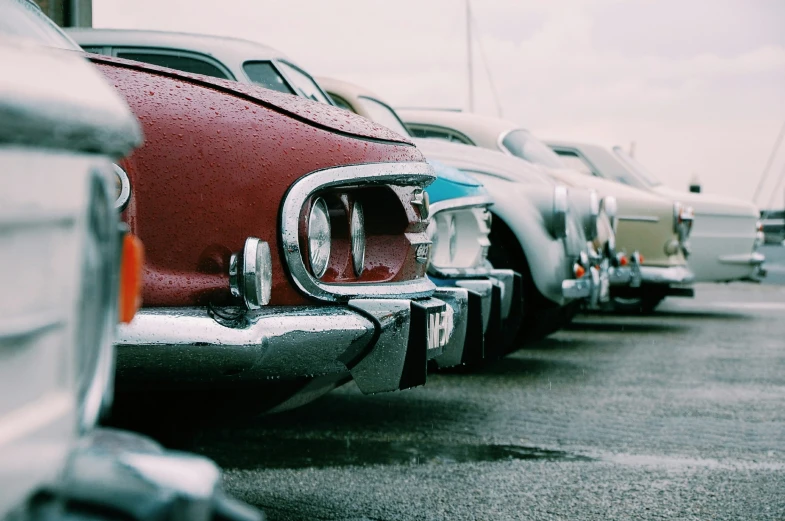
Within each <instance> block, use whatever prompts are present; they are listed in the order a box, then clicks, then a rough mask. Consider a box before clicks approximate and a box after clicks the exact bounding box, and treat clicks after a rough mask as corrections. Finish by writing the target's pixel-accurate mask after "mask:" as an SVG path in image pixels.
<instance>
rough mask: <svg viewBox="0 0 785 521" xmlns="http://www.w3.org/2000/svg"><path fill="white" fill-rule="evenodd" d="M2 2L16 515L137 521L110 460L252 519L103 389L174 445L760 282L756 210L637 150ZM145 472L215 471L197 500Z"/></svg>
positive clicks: (3, 213)
mask: <svg viewBox="0 0 785 521" xmlns="http://www.w3.org/2000/svg"><path fill="white" fill-rule="evenodd" d="M0 5H2V11H3V12H2V15H3V16H2V17H0V37H2V38H5V39H4V40H3V41H2V48H1V49H0V62H2V63H3V65H4V70H6V71H14V74H12V75H4V76H3V77H2V80H1V81H0V114H2V115H3V117H2V118H0V162H2V163H3V166H4V168H3V169H2V177H0V183H2V186H3V189H2V190H0V199H2V201H3V204H2V207H0V227H2V228H0V230H2V231H0V240H2V241H4V244H3V247H2V250H0V259H2V260H3V267H4V268H5V269H4V270H3V273H6V280H5V287H6V288H18V291H6V292H5V293H4V295H5V298H4V299H3V300H4V302H5V305H4V309H5V310H6V313H5V314H4V315H5V318H3V319H2V320H1V321H0V357H2V358H0V375H2V377H3V378H2V379H0V382H2V385H4V386H6V385H7V387H6V388H7V389H14V390H15V392H13V394H8V396H13V399H10V400H5V401H3V400H1V399H0V415H2V416H0V517H1V516H3V515H6V514H7V512H8V511H9V509H10V508H12V507H13V508H16V510H15V511H16V512H22V511H24V512H26V513H29V512H30V511H31V510H30V509H31V505H33V506H35V507H36V508H39V507H40V505H45V506H46V508H53V507H52V506H51V505H52V504H53V503H52V500H51V498H53V497H55V498H58V497H59V498H61V499H62V498H63V497H65V498H67V499H68V501H69V502H67V503H68V504H69V505H70V504H74V502H78V501H81V502H82V504H93V503H96V502H97V503H100V504H101V505H103V506H104V507H106V506H107V505H108V507H107V508H109V507H111V508H114V509H117V510H118V511H122V512H124V513H125V514H124V515H127V516H130V517H133V516H136V517H134V518H140V519H143V518H144V516H143V510H144V509H143V508H141V507H140V506H139V505H146V506H149V503H145V502H144V501H142V500H134V501H131V500H127V501H126V499H127V497H130V496H123V494H122V493H120V492H118V490H119V491H122V490H126V489H128V490H131V489H133V490H135V491H136V492H138V490H139V488H138V487H137V488H136V489H134V487H129V486H128V479H130V478H129V477H128V476H126V475H125V474H122V473H121V472H120V470H118V471H116V472H115V474H113V475H111V476H110V474H111V473H110V472H109V471H108V470H106V469H109V468H115V467H117V468H118V469H126V470H127V465H126V463H127V462H128V461H132V462H138V465H137V466H136V467H134V472H126V473H128V474H129V475H130V474H133V475H134V476H139V475H141V476H144V477H145V479H147V480H149V481H150V483H151V484H150V490H152V489H154V488H155V487H158V488H161V487H163V488H165V489H166V490H167V491H168V492H167V493H168V494H169V495H167V494H160V493H159V494H155V499H148V500H147V501H150V502H155V501H158V502H159V503H160V504H159V503H155V505H156V507H157V508H164V507H163V506H161V505H162V504H164V503H165V504H166V505H167V508H183V507H182V505H183V504H184V503H187V504H189V505H191V506H192V505H193V504H194V502H195V503H198V504H199V505H200V508H202V510H201V512H203V513H204V515H205V516H209V515H213V514H212V512H214V511H218V510H220V511H221V512H224V513H222V514H221V515H225V516H228V518H238V519H245V518H248V519H253V518H254V517H253V516H258V515H260V514H258V513H257V512H254V511H252V510H249V509H245V510H243V508H245V507H243V506H242V505H238V504H235V503H232V502H231V501H230V500H228V499H227V498H225V497H224V496H223V495H221V494H220V493H219V492H216V491H217V490H218V488H219V487H218V486H217V483H218V480H219V478H218V475H219V474H218V472H217V470H216V469H215V467H214V466H211V465H212V464H211V463H209V462H207V461H206V460H203V459H201V458H198V457H195V456H186V455H183V454H176V455H172V454H171V453H167V452H166V451H163V450H162V449H161V448H160V447H158V446H156V445H155V444H153V443H152V442H150V441H149V440H148V439H146V438H134V437H133V436H132V435H130V434H127V433H124V432H122V431H116V430H103V429H99V430H94V427H95V425H97V424H98V423H99V421H100V419H101V417H102V415H103V414H104V413H106V412H108V411H109V405H110V403H111V398H112V396H113V395H114V396H115V404H114V407H113V409H112V413H111V414H110V415H109V416H108V420H106V421H108V422H109V423H110V424H112V425H115V426H121V427H129V428H134V429H143V430H145V431H147V432H153V433H156V434H161V429H162V428H164V427H166V428H169V427H176V426H181V425H182V424H183V423H193V422H195V421H198V420H199V421H212V419H214V418H215V417H216V416H219V415H223V416H227V415H228V416H232V415H237V414H241V415H248V414H254V413H259V412H269V411H280V410H284V409H287V408H291V407H296V406H299V405H302V404H304V403H307V402H309V401H311V400H313V399H315V398H317V397H318V396H320V395H322V394H324V393H325V392H327V391H329V390H331V389H333V388H335V387H336V386H338V385H341V384H343V383H345V382H347V381H349V380H354V382H355V383H356V385H357V387H358V388H359V389H360V390H361V391H362V392H363V393H367V394H370V393H378V392H386V391H395V390H400V389H407V388H412V387H416V386H419V385H423V384H425V383H426V380H427V375H428V371H429V370H438V369H447V368H451V367H458V366H463V367H469V368H471V367H477V366H480V365H482V364H484V363H485V362H487V361H489V360H494V359H497V358H499V357H501V356H504V355H505V354H508V353H510V352H512V351H513V350H515V349H519V348H521V347H523V346H525V345H527V344H528V343H529V342H531V341H533V340H536V339H539V338H542V337H543V336H545V335H548V334H550V333H552V332H553V331H556V330H558V329H559V328H561V327H563V326H564V325H566V324H567V323H569V321H570V320H571V319H572V317H573V316H574V315H575V314H576V313H577V311H578V310H579V309H581V308H592V309H604V310H607V311H611V312H614V311H615V312H619V311H625V312H629V311H640V310H651V309H653V308H654V307H655V306H656V305H657V304H658V303H659V302H660V301H661V300H662V299H664V298H665V297H668V296H691V295H692V292H693V288H692V283H693V282H694V281H696V280H703V281H729V280H736V279H746V278H752V277H756V276H760V275H761V272H762V269H761V265H762V262H763V256H762V255H760V254H759V253H758V252H757V248H758V246H759V244H760V242H761V240H762V236H761V233H760V229H759V225H757V218H758V212H757V210H756V209H755V208H754V207H753V206H752V205H749V204H747V203H743V202H739V201H734V200H725V199H720V198H716V197H712V196H708V195H703V194H700V195H696V194H689V193H682V192H676V191H672V190H669V189H667V188H665V187H663V186H662V185H661V184H660V183H658V182H657V180H656V179H655V178H654V177H653V176H651V175H650V174H648V173H647V172H646V171H645V170H644V169H643V167H641V166H640V165H639V164H638V163H637V162H636V161H635V160H634V159H633V158H632V157H630V156H629V155H627V154H625V153H624V152H623V151H622V150H620V149H613V150H607V149H604V148H602V147H597V146H590V145H584V144H579V143H571V142H549V143H544V142H542V141H539V140H538V139H537V138H535V137H534V136H533V135H532V134H531V133H530V132H528V131H527V130H525V129H524V128H522V127H520V126H519V125H516V124H512V123H508V122H504V121H500V120H496V119H492V118H484V117H481V116H477V115H475V114H468V113H463V112H457V111H442V110H400V111H395V110H394V109H393V108H391V107H390V106H389V105H388V104H387V103H385V102H384V100H382V99H380V98H379V96H377V95H375V94H373V93H372V92H369V91H367V90H365V89H363V88H361V87H358V86H355V85H351V84H349V83H346V82H342V81H338V80H335V79H330V78H314V77H313V76H311V75H310V74H309V73H308V72H307V71H305V70H303V69H302V68H301V67H299V66H297V65H296V64H294V63H293V62H292V61H291V60H290V59H288V58H287V57H286V56H284V55H283V54H281V53H279V52H278V51H275V50H274V49H271V48H269V47H265V46H262V45H260V44H257V43H253V42H248V41H243V40H237V39H230V38H218V37H211V36H200V35H188V34H178V33H166V32H150V31H113V30H92V29H79V30H68V31H67V32H64V31H62V30H61V29H60V28H58V27H57V26H56V25H54V24H53V23H52V22H51V21H50V20H48V19H47V18H46V17H45V16H44V15H43V14H42V13H41V11H40V10H38V9H37V8H36V7H35V5H34V4H32V3H29V2H28V1H27V0H2V4H0ZM21 39H27V40H34V41H37V44H38V46H31V44H27V43H24V44H23V43H19V41H20V40H21ZM41 45H44V46H47V47H48V48H47V49H44V48H42V47H41ZM85 51H86V52H85ZM17 71H18V72H17ZM53 80H54V81H53ZM118 223H119V228H118ZM6 241H7V242H6ZM142 243H143V244H144V251H145V255H144V260H143V261H142V256H141V250H142V248H141V244H142ZM121 261H122V262H121ZM31 287H32V288H31ZM118 287H119V288H120V290H119V294H118ZM140 301H141V303H142V304H141V307H139V302H140ZM118 302H119V303H118ZM137 308H138V309H137ZM118 314H119V317H120V318H121V319H122V322H123V323H122V324H120V325H119V327H117V328H116V329H115V327H114V326H115V323H116V322H117V317H118ZM113 346H114V351H113ZM115 352H116V353H115ZM115 364H116V368H115ZM4 433H5V434H4ZM79 439H81V440H82V441H81V444H78V447H79V448H78V449H77V450H76V451H75V452H74V451H73V450H72V448H73V446H74V442H75V441H76V440H79ZM140 439H142V440H144V441H138V440H140ZM85 440H90V441H89V442H87V441H85ZM102 440H103V441H102ZM107 440H108V441H107ZM118 440H120V441H118ZM128 440H132V441H131V442H130V443H128ZM133 440H136V441H133ZM44 445H46V446H47V447H48V449H47V451H44V450H41V447H43V446H44ZM55 446H56V447H57V451H55V452H56V453H55V452H53V450H54V449H52V448H53V447H55ZM50 449H51V450H50ZM140 454H141V455H140ZM153 455H154V456H153ZM107 458H108V460H107ZM112 458H114V459H113V460H112ZM155 458H158V459H155ZM151 460H155V463H154V464H153V463H149V461H151ZM8 461H10V462H12V464H11V465H6V464H5V462H8ZM106 461H114V464H107V463H106ZM13 462H17V463H13ZM148 463H149V465H153V466H154V467H156V468H164V467H165V468H168V467H166V466H167V465H171V466H172V468H175V469H179V470H178V471H180V472H193V469H195V468H197V467H199V466H200V465H201V467H200V468H202V469H212V470H207V471H204V472H203V473H202V474H200V475H202V476H203V477H204V480H205V483H203V486H202V487H201V488H199V490H201V491H203V493H202V495H201V496H199V497H196V495H194V494H192V496H193V497H192V496H188V493H191V492H192V491H184V490H182V488H178V487H177V486H176V485H178V481H177V480H171V479H170V480H169V481H166V480H165V479H164V478H163V477H162V476H172V475H175V474H173V473H172V471H169V470H167V471H166V472H159V473H155V472H152V471H150V468H149V467H145V465H148ZM91 465H92V467H91ZM112 465H114V467H113V466H112ZM130 465H131V466H133V464H130ZM189 465H190V467H189ZM63 468H65V469H66V470H65V472H64V473H63ZM22 469H24V475H25V479H19V476H20V475H22V473H23V472H22ZM85 469H87V470H85ZM91 469H92V470H91ZM96 469H99V470H100V471H99V470H96ZM189 469H190V470H189ZM102 472H103V474H102ZM121 474H122V475H121ZM56 475H61V476H63V475H65V476H66V477H67V479H65V480H64V479H63V478H61V479H60V480H59V481H58V480H56V479H54V478H55V476H56ZM107 476H108V477H107ZM110 478H111V479H110ZM91 479H92V480H93V481H92V482H91V481H90V480H91ZM96 479H98V480H99V481H101V482H102V483H104V482H105V483H109V484H110V485H111V486H109V485H107V486H105V487H104V486H96V485H95V483H94V481H95V480H96ZM112 479H114V481H112ZM69 480H70V481H69ZM63 482H65V483H66V484H63ZM41 483H55V485H47V487H44V488H41ZM112 487H114V488H112ZM123 487H125V488H123ZM167 487H168V488H167ZM96 490H98V491H100V493H96V492H95V491H96ZM34 491H37V493H35V494H34V495H32V496H31V495H30V494H31V493H33V492H34ZM53 491H54V492H53ZM91 491H92V492H91ZM204 491H206V492H204ZM79 494H81V496H79ZM102 494H103V495H102ZM129 494H130V493H129ZM178 494H179V495H178ZM183 497H187V498H188V500H189V501H190V503H188V501H184V500H182V498H183ZM20 498H28V499H27V500H23V499H20ZM30 498H32V499H30ZM118 498H121V499H118ZM122 498H126V499H122ZM163 498H166V499H163ZM172 498H179V499H178V500H177V501H175V499H172ZM77 500H78V501H77ZM167 500H169V501H170V503H166V501H167ZM90 502H93V503H90ZM120 503H122V504H120ZM57 504H58V505H59V506H58V508H63V506H62V502H61V503H57ZM172 505H177V506H172ZM137 507H139V508H137ZM135 508H136V509H137V510H134V509H135ZM150 508H152V507H150ZM146 511H148V512H149V511H150V510H149V508H148V510H146ZM129 512H130V513H129ZM227 512H229V513H227ZM25 515H27V514H25ZM231 516H235V517H231ZM242 516H246V517H242ZM188 518H189V519H197V517H188ZM209 518H210V517H204V519H209Z"/></svg>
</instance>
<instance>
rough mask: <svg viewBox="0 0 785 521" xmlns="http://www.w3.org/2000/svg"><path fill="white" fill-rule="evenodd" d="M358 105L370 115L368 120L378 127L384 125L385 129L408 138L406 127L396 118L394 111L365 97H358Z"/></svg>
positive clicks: (379, 102) (377, 101)
mask: <svg viewBox="0 0 785 521" xmlns="http://www.w3.org/2000/svg"><path fill="white" fill-rule="evenodd" d="M360 103H361V104H362V106H363V108H364V109H365V110H366V111H368V113H369V115H370V118H369V119H370V120H371V121H373V122H375V123H378V124H380V125H384V126H385V127H387V128H389V129H390V130H392V131H394V132H397V133H399V134H400V135H402V136H407V137H408V136H409V131H408V130H406V127H405V126H404V124H403V122H402V121H401V119H400V118H399V117H398V114H396V113H395V111H394V110H393V109H391V108H390V107H389V106H387V105H385V104H384V103H382V102H381V101H379V100H375V99H373V98H368V97H365V96H360Z"/></svg>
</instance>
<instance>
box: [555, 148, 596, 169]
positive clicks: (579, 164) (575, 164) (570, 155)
mask: <svg viewBox="0 0 785 521" xmlns="http://www.w3.org/2000/svg"><path fill="white" fill-rule="evenodd" d="M554 151H555V152H556V153H557V154H559V157H560V158H561V159H562V161H564V164H565V165H567V167H568V168H572V169H573V170H577V171H578V172H580V173H582V174H586V175H596V174H595V173H594V170H592V167H591V165H589V163H587V162H586V160H585V159H584V158H583V157H582V156H580V155H578V154H577V153H575V152H570V151H569V150H554Z"/></svg>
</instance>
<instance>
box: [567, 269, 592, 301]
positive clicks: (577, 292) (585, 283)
mask: <svg viewBox="0 0 785 521" xmlns="http://www.w3.org/2000/svg"><path fill="white" fill-rule="evenodd" d="M561 292H562V296H563V297H564V298H566V299H581V298H587V297H589V296H591V293H592V279H591V277H589V276H586V275H584V276H583V277H581V278H580V279H567V280H563V281H562V283H561Z"/></svg>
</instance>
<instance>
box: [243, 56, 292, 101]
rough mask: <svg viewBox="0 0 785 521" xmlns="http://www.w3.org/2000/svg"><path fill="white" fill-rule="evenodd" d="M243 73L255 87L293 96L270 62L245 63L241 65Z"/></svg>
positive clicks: (290, 89)
mask: <svg viewBox="0 0 785 521" xmlns="http://www.w3.org/2000/svg"><path fill="white" fill-rule="evenodd" d="M243 71H245V75H246V76H248V79H249V80H251V82H252V83H255V84H256V85H260V86H262V87H265V88H267V89H271V90H277V91H278V92H284V93H286V94H294V91H293V90H292V88H291V87H289V84H287V83H286V80H284V79H283V76H281V73H280V72H278V69H276V68H275V66H274V65H273V64H272V62H270V61H247V62H245V63H243Z"/></svg>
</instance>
